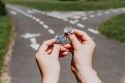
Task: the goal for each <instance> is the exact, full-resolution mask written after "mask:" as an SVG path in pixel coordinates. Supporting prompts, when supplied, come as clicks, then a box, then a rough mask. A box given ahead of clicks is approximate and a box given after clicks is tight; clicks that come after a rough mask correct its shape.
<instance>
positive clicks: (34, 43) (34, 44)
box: [30, 38, 40, 50]
mask: <svg viewBox="0 0 125 83" xmlns="http://www.w3.org/2000/svg"><path fill="white" fill-rule="evenodd" d="M30 41H31V45H30V47H31V48H33V49H34V50H38V48H39V47H40V44H38V43H37V40H36V38H31V39H30Z"/></svg>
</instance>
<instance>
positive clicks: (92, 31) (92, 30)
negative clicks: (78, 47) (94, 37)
mask: <svg viewBox="0 0 125 83" xmlns="http://www.w3.org/2000/svg"><path fill="white" fill-rule="evenodd" d="M88 31H90V32H91V33H94V34H99V32H98V31H96V30H94V29H92V28H89V29H88Z"/></svg>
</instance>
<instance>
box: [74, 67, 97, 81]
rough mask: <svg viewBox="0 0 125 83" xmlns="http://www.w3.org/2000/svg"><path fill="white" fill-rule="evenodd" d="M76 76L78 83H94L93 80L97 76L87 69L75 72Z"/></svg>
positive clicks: (93, 71) (90, 69)
mask: <svg viewBox="0 0 125 83" xmlns="http://www.w3.org/2000/svg"><path fill="white" fill-rule="evenodd" d="M76 76H77V78H78V80H79V81H80V83H92V82H93V81H94V80H93V78H94V77H96V76H97V73H96V72H95V70H94V69H93V68H90V67H89V68H83V69H80V70H77V72H76ZM92 80H93V81H92ZM90 81H91V82H90Z"/></svg>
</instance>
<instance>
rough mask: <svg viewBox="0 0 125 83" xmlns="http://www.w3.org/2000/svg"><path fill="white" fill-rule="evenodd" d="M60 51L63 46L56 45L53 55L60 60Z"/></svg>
mask: <svg viewBox="0 0 125 83" xmlns="http://www.w3.org/2000/svg"><path fill="white" fill-rule="evenodd" d="M60 49H61V45H60V44H54V47H53V51H52V55H53V56H54V57H56V58H58V57H59V52H60Z"/></svg>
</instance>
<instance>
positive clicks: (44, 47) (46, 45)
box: [39, 39, 56, 52]
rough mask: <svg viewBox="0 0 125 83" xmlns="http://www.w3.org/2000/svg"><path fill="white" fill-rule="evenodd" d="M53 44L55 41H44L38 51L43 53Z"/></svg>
mask: <svg viewBox="0 0 125 83" xmlns="http://www.w3.org/2000/svg"><path fill="white" fill-rule="evenodd" d="M55 42H56V40H55V39H50V40H47V41H44V42H43V44H42V46H41V47H40V49H39V51H43V52H45V51H46V50H47V48H48V47H49V46H50V45H52V44H54V43H55Z"/></svg>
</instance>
